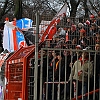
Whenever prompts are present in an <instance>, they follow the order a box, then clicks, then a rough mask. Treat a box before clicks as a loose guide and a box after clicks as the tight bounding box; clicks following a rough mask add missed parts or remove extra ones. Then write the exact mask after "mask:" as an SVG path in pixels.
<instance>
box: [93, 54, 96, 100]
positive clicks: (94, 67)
mask: <svg viewBox="0 0 100 100" xmlns="http://www.w3.org/2000/svg"><path fill="white" fill-rule="evenodd" d="M95 66H96V52H95V56H94V92H93V100H95V77H96V76H95V74H96V67H95Z"/></svg>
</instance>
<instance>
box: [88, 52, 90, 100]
mask: <svg viewBox="0 0 100 100" xmlns="http://www.w3.org/2000/svg"><path fill="white" fill-rule="evenodd" d="M89 65H90V52H89V63H88V100H89V87H90V70H89Z"/></svg>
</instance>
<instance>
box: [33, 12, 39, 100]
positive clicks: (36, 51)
mask: <svg viewBox="0 0 100 100" xmlns="http://www.w3.org/2000/svg"><path fill="white" fill-rule="evenodd" d="M38 34H39V12H38V11H37V12H36V34H35V69H34V100H37V79H38V42H39V41H38Z"/></svg>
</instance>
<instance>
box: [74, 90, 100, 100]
mask: <svg viewBox="0 0 100 100" xmlns="http://www.w3.org/2000/svg"><path fill="white" fill-rule="evenodd" d="M94 92H99V89H96V90H94V91H91V92H89V93H86V94H84V95H83V96H88V95H91V94H93V93H94ZM81 98H82V95H80V96H78V99H81ZM72 100H76V98H72Z"/></svg>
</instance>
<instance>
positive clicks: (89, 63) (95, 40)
mask: <svg viewBox="0 0 100 100" xmlns="http://www.w3.org/2000/svg"><path fill="white" fill-rule="evenodd" d="M46 45H47V47H48V48H55V49H54V50H49V61H48V64H47V63H44V64H43V76H44V80H43V81H44V83H45V82H46V81H48V82H59V81H60V82H62V81H64V82H65V81H67V82H68V83H67V84H66V86H67V88H66V96H67V99H66V100H70V98H69V97H70V82H71V80H72V83H73V82H75V83H76V81H78V87H77V89H78V90H77V93H76V94H78V95H77V96H80V95H82V93H83V94H86V93H87V92H90V91H93V89H94V87H95V89H99V81H100V80H99V74H100V68H99V65H100V12H99V13H98V16H97V17H95V16H94V15H90V17H89V19H86V20H85V21H81V22H79V23H78V24H75V23H74V22H73V20H71V18H67V23H66V28H65V27H64V28H62V27H57V32H56V34H55V35H54V36H53V39H52V40H49V41H48V40H47V42H46ZM57 48H62V49H63V50H61V51H60V50H56V49H57ZM66 50H67V51H66ZM68 50H69V51H68ZM73 50H76V51H73ZM47 52H48V51H44V62H47V55H48V53H47ZM94 59H95V60H96V61H95V60H94ZM47 65H49V75H48V80H46V77H47ZM53 76H54V78H53ZM94 77H95V78H94ZM94 81H95V85H94ZM88 82H89V84H88ZM83 83H84V84H83ZM91 83H92V84H91ZM52 84H53V83H52ZM52 84H48V100H52V91H53V90H52V86H53V85H52ZM57 86H58V85H57V84H55V83H54V91H53V93H54V100H57V91H58V89H57ZM82 87H83V88H82ZM88 87H89V88H90V89H89V90H88ZM94 91H95V90H94ZM60 95H61V97H62V95H63V96H64V85H62V84H61V85H60ZM71 95H72V98H74V97H75V95H74V84H73V85H72V94H71ZM95 95H96V97H95V100H99V95H98V93H96V92H95ZM87 98H88V97H87V96H84V97H83V100H87ZM60 100H61V98H60ZM62 100H63V99H62ZM78 100H81V99H78ZM89 100H93V95H92V96H90V99H89Z"/></svg>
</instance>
